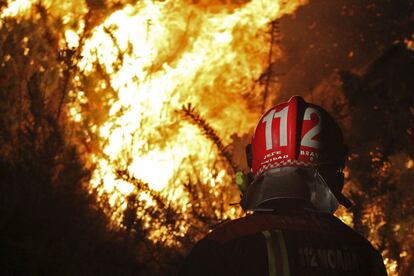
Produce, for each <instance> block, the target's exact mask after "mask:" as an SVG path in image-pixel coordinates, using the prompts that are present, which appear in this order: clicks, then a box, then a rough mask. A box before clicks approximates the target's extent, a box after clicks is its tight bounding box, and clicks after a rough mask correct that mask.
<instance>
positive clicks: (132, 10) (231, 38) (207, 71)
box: [1, 0, 412, 272]
mask: <svg viewBox="0 0 414 276" xmlns="http://www.w3.org/2000/svg"><path fill="white" fill-rule="evenodd" d="M43 2H44V4H45V6H46V7H48V11H49V12H50V13H52V14H55V15H57V14H59V15H62V14H64V16H63V21H64V22H62V24H64V25H65V29H66V31H65V34H64V35H62V37H61V41H59V44H61V45H62V47H67V48H68V49H78V53H77V54H78V57H79V62H78V63H77V64H76V69H74V70H73V71H74V72H75V73H74V75H73V76H72V79H73V83H74V84H73V87H72V88H71V90H69V97H70V100H69V104H68V108H67V115H68V117H69V118H70V119H71V120H72V121H73V123H74V125H75V126H76V129H77V131H78V132H79V133H78V134H79V136H81V137H83V138H82V139H81V140H82V143H83V148H84V150H83V151H82V154H83V155H84V156H83V157H84V159H85V162H86V163H87V165H88V166H89V168H90V169H92V179H91V180H90V183H89V189H90V190H91V192H97V194H98V198H99V199H100V200H101V202H104V203H103V204H102V206H109V210H108V211H107V213H108V214H109V215H110V216H111V217H112V219H113V222H114V224H115V225H118V224H119V222H120V221H121V220H122V211H123V210H125V208H127V198H128V196H129V195H130V194H133V193H135V194H137V195H138V197H139V199H140V200H141V201H142V202H146V203H145V204H146V206H155V203H154V202H153V198H152V197H151V196H150V194H149V193H148V191H140V190H139V187H137V185H135V184H134V183H132V182H131V181H129V179H128V178H122V176H120V175H118V172H119V171H123V172H126V173H127V174H128V175H129V176H130V177H132V178H134V179H138V180H139V181H142V182H143V183H147V184H148V187H149V188H150V190H151V191H155V192H156V193H159V194H160V195H161V196H163V197H164V198H165V199H167V200H168V201H169V204H170V205H172V206H173V207H174V208H176V209H177V210H179V211H180V212H181V213H182V214H183V221H181V222H178V224H179V225H178V227H177V228H176V229H175V230H174V231H176V233H174V234H175V235H182V236H183V235H185V233H186V232H187V230H188V227H189V225H188V223H189V221H187V219H188V217H187V210H188V209H190V208H191V205H192V204H195V203H194V202H191V201H190V198H189V196H188V194H187V191H186V190H185V188H184V184H185V183H187V182H192V183H197V184H198V185H209V186H210V190H211V193H213V195H214V196H215V198H217V199H220V200H221V201H224V202H227V203H228V204H226V205H225V206H221V207H220V208H222V210H221V212H222V213H221V215H220V217H221V219H223V220H224V219H228V218H236V217H238V216H240V215H241V211H240V209H239V208H238V207H235V206H231V205H230V203H233V202H237V201H238V193H237V190H236V186H235V184H233V177H234V170H233V167H234V164H236V166H237V165H240V166H242V162H244V160H232V161H231V162H229V160H226V159H225V158H224V157H223V156H222V155H221V153H220V150H221V149H220V148H218V147H217V145H216V144H215V143H214V141H212V139H209V137H207V136H206V135H205V133H204V132H203V131H202V129H200V126H198V125H197V124H194V123H193V122H191V121H189V120H186V119H185V118H183V114H182V113H183V112H182V110H183V108H187V110H190V111H194V112H196V113H197V114H201V116H202V117H203V118H205V119H206V121H208V123H209V124H210V125H211V127H212V128H213V129H214V130H215V131H216V132H217V134H218V136H219V137H221V138H222V142H223V144H224V145H233V144H235V143H236V142H237V141H240V140H241V139H242V137H243V136H244V135H246V137H247V136H248V135H249V133H251V131H252V128H253V127H254V124H255V123H256V120H257V118H258V117H259V116H260V114H261V112H262V108H263V107H262V102H263V91H264V87H263V84H261V83H260V82H259V79H260V76H261V75H262V74H263V73H264V71H265V70H266V68H267V66H268V64H269V47H270V45H271V36H270V32H269V31H270V27H271V22H273V21H275V20H277V19H278V18H280V17H282V16H283V15H286V14H290V13H293V12H294V11H295V10H296V9H297V8H298V7H299V6H300V5H304V4H306V2H307V1H306V0H295V1H283V0H277V1H276V0H252V1H242V0H241V1H229V2H230V3H225V2H227V1H219V0H211V1H189V0H181V1H177V0H167V1H154V0H153V1H151V0H145V1H138V2H137V3H136V4H133V5H132V4H125V3H122V8H117V4H118V3H108V4H107V5H109V6H112V8H111V9H109V10H112V12H111V13H109V14H104V15H102V16H97V15H91V16H90V17H89V18H94V23H95V24H94V25H93V27H90V26H91V24H92V23H90V22H85V21H83V20H81V21H78V18H80V17H81V16H84V15H85V14H86V13H87V10H88V8H87V4H86V3H85V2H83V1H72V2H71V3H66V2H65V1H62V2H59V1H53V0H49V1H43ZM35 3H36V1H19V0H18V1H10V3H9V5H8V7H7V8H6V9H4V10H3V12H2V14H1V17H2V18H3V17H15V16H24V15H25V14H28V13H30V11H31V9H32V7H33V5H35ZM89 6H93V5H91V4H90V3H89ZM98 12H99V11H98ZM82 18H84V17H82ZM86 18H88V17H87V16H86ZM96 22H98V23H96ZM88 28H90V29H88ZM407 45H408V44H407ZM272 47H273V48H272V59H273V60H274V59H281V58H283V52H282V50H281V49H280V48H279V47H277V46H276V47H275V46H274V45H273V46H272ZM97 72H98V73H99V74H100V75H101V76H102V78H101V79H97V80H94V83H93V84H91V86H92V85H94V86H95V94H91V93H89V92H86V91H83V90H82V87H84V85H85V84H84V83H83V82H84V81H85V80H86V79H88V76H92V75H94V76H95V75H96V74H97ZM276 89H277V88H276ZM106 92H107V93H106ZM272 97H275V95H273V96H272ZM236 159H237V158H236ZM232 162H233V163H232ZM411 162H412V161H411ZM411 165H412V164H411ZM215 204H217V205H215ZM218 204H219V203H217V202H212V205H213V206H211V208H213V209H214V208H218ZM374 207H375V206H374ZM374 207H373V208H374ZM104 208H105V207H104ZM338 215H339V216H341V217H342V218H343V220H344V221H346V222H347V223H348V224H350V223H351V221H352V218H351V217H350V215H349V214H348V213H347V212H346V211H345V210H344V209H340V210H339V212H338ZM141 216H145V214H144V213H138V217H141ZM143 219H144V221H145V225H144V226H148V227H149V225H150V224H151V223H153V222H152V221H151V217H144V218H143ZM170 231H171V229H169V228H168V227H164V226H163V225H159V226H158V230H157V231H153V232H152V233H151V237H150V238H151V239H152V240H154V241H161V242H163V243H165V244H169V245H172V244H173V243H174V241H173V240H170V239H169V238H168V237H169V235H170V234H171V233H170ZM386 262H387V266H388V269H389V271H390V272H393V269H394V270H395V266H396V262H395V261H393V260H390V259H386ZM394 272H395V271H394Z"/></svg>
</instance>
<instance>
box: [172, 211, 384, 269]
mask: <svg viewBox="0 0 414 276" xmlns="http://www.w3.org/2000/svg"><path fill="white" fill-rule="evenodd" d="M179 275H269V276H274V275H277V276H282V275H283V276H285V275H305V276H310V275H364V276H369V275H387V273H386V270H385V267H384V264H383V261H382V257H381V255H380V254H379V253H378V251H376V250H375V249H374V248H373V247H372V246H371V244H370V243H369V242H368V241H367V240H366V239H365V238H363V237H362V236H360V235H359V234H357V233H356V232H355V231H353V230H352V229H351V228H349V227H348V226H346V225H345V224H344V223H343V222H342V221H340V220H339V219H338V218H336V217H334V216H332V215H330V214H323V213H317V212H312V211H290V212H284V213H283V214H276V213H255V214H252V215H248V216H246V217H243V218H240V219H237V220H233V221H230V222H227V223H224V224H222V225H220V226H219V227H217V228H216V229H215V230H214V231H212V232H211V233H210V234H208V235H207V236H206V237H205V238H204V239H202V240H201V241H200V242H198V243H197V245H196V246H195V247H194V248H193V250H192V251H191V253H190V255H189V256H188V257H187V259H186V262H185V263H184V265H183V267H182V269H181V272H180V274H179Z"/></svg>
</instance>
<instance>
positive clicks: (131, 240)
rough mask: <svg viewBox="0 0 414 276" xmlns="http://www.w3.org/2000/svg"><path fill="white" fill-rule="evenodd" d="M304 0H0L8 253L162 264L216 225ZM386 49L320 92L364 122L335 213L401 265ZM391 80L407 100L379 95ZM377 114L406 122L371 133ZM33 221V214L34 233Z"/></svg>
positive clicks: (116, 267)
mask: <svg viewBox="0 0 414 276" xmlns="http://www.w3.org/2000/svg"><path fill="white" fill-rule="evenodd" d="M304 2H305V1H300V0H298V1H235V2H234V3H230V4H225V3H223V2H222V1H193V2H190V1H80V0H79V1H71V2H65V1H63V2H56V3H54V5H52V2H49V1H44V2H31V1H27V2H25V1H15V2H7V3H6V2H3V4H2V5H1V8H0V12H1V23H0V43H1V45H2V47H1V50H0V60H1V67H0V72H1V73H0V88H1V98H0V109H1V110H2V114H3V116H2V118H1V123H0V126H1V128H0V131H1V136H0V139H1V141H2V143H1V147H0V151H1V168H0V169H1V171H2V174H1V175H2V176H1V177H2V178H1V179H2V180H1V186H0V189H1V194H2V197H1V203H2V207H1V208H2V209H1V214H2V219H1V220H0V226H3V225H10V226H9V227H0V231H1V232H0V234H1V235H2V236H3V237H6V238H5V239H3V240H2V241H1V242H2V244H4V245H5V246H4V247H2V248H6V249H5V250H11V251H10V252H12V253H10V252H6V253H7V255H8V256H9V258H8V259H6V262H9V263H13V262H18V263H19V262H20V263H27V264H28V266H26V267H23V268H22V270H27V271H38V272H39V273H42V271H46V270H45V269H49V268H48V267H50V269H49V270H47V271H50V272H52V273H55V271H56V273H59V272H62V271H63V272H65V273H70V272H69V271H74V270H75V269H76V268H74V266H72V267H70V265H69V264H70V263H71V262H73V263H74V264H78V266H77V267H78V268H79V270H82V271H83V272H85V273H86V274H90V273H100V272H102V271H104V272H107V273H112V274H119V273H121V274H133V273H139V272H141V273H144V274H145V273H147V274H148V273H149V272H148V271H151V273H153V274H166V273H167V272H169V273H171V272H172V271H174V269H176V267H177V264H179V263H180V261H181V260H182V258H183V256H184V255H185V253H186V252H187V251H188V249H189V248H191V246H192V245H193V244H194V242H195V241H197V240H198V239H199V238H200V237H201V236H203V235H204V234H205V233H207V232H208V231H209V229H210V228H211V227H213V226H214V225H216V224H219V223H221V222H222V221H224V220H227V219H233V218H236V217H239V216H241V215H242V213H241V210H240V208H239V207H238V206H237V205H232V204H230V203H237V202H238V201H239V198H238V191H237V188H236V185H234V183H233V177H234V173H235V172H236V171H237V170H247V168H246V164H245V163H246V162H245V160H244V154H243V152H244V145H245V144H246V143H247V142H248V140H249V139H250V133H251V131H252V128H253V127H254V123H255V122H256V120H257V118H258V117H259V116H260V113H261V112H262V110H263V108H264V107H265V106H266V105H269V104H271V102H272V101H273V100H274V99H276V97H277V92H278V89H279V84H278V83H274V82H272V80H273V79H274V76H275V74H277V72H274V70H271V69H272V68H273V67H272V66H273V65H274V62H275V61H276V60H278V59H280V58H282V56H283V53H282V48H281V46H280V45H279V44H277V43H276V44H275V43H272V41H273V40H276V42H279V40H280V31H279V27H278V24H277V21H276V20H277V19H279V18H280V17H282V16H283V15H285V14H289V13H292V12H293V11H294V10H295V9H296V8H297V7H298V6H300V5H301V4H304ZM272 22H273V23H272ZM274 35H276V38H275V37H274ZM273 42H275V41H273ZM268 45H271V46H270V48H269V47H268ZM269 49H270V54H269ZM405 53H406V52H405ZM410 58H411V56H410V54H408V53H406V56H403V57H401V58H400V59H401V62H403V61H406V60H409V59H410ZM384 59H385V60H386V61H385V65H381V64H382V63H381V62H380V64H379V65H378V64H376V65H373V67H372V68H373V69H372V70H371V71H369V72H368V73H367V74H366V75H364V76H363V77H357V76H354V75H351V74H349V73H344V74H342V79H343V82H340V84H339V85H338V87H339V88H338V90H340V91H339V92H338V93H337V94H336V95H337V97H335V99H340V100H337V101H335V102H334V104H326V106H327V107H328V109H329V107H332V109H335V110H341V111H342V113H341V114H338V115H341V116H342V117H341V118H340V119H341V120H342V122H343V123H344V126H345V128H346V129H347V132H348V133H360V134H359V135H358V136H352V135H349V138H350V139H349V140H350V142H351V145H352V146H353V151H352V154H351V157H350V166H349V168H348V170H349V172H350V175H351V178H350V179H349V184H348V186H347V187H348V191H349V193H350V194H351V195H352V199H353V200H354V202H355V203H356V206H355V207H354V209H352V210H351V212H349V213H347V212H346V211H344V210H341V211H340V213H339V214H340V215H341V216H343V218H349V223H351V224H352V225H353V226H354V227H355V228H356V229H357V230H358V231H360V232H361V233H363V234H364V235H366V236H367V237H369V238H370V239H371V241H373V242H374V244H375V245H377V246H378V247H380V248H381V249H382V250H383V251H384V254H385V255H384V256H386V257H387V258H388V262H389V267H392V266H395V265H397V264H398V265H400V268H399V270H400V271H401V272H402V273H405V272H407V271H412V268H411V267H410V266H409V264H410V263H411V262H410V259H409V258H408V257H407V258H406V256H409V255H410V252H412V251H413V245H412V244H411V243H410V242H411V240H412V238H411V237H412V230H410V229H412V228H410V225H412V224H411V217H412V211H411V210H412V206H411V205H410V202H409V200H408V199H409V195H410V194H409V193H408V192H407V191H411V190H410V189H409V186H408V183H409V181H410V180H412V170H411V168H412V167H413V165H412V162H413V161H412V160H413V153H412V133H413V121H412V112H413V111H412V110H411V109H410V108H412V106H413V103H412V97H410V95H409V92H408V91H410V87H412V82H409V81H408V80H409V79H408V78H407V79H404V81H405V82H401V83H404V85H405V86H404V85H400V79H398V80H395V82H397V83H399V84H398V85H400V86H399V88H398V89H397V88H392V89H391V88H390V89H389V90H387V91H388V92H387V91H386V92H384V93H385V94H387V93H388V94H387V95H388V100H384V99H383V97H382V96H383V95H379V94H376V93H377V92H376V91H377V90H378V89H376V88H377V87H390V86H392V85H391V83H388V82H387V80H388V79H389V76H388V75H385V76H383V75H381V73H378V72H377V71H376V70H380V69H375V68H382V67H381V66H384V68H389V67H388V65H387V62H388V60H391V61H393V60H398V58H395V57H394V56H393V57H392V58H389V57H388V59H387V58H384ZM407 66H408V65H407ZM410 66H412V64H411V65H410ZM381 70H382V69H381ZM381 72H382V71H381ZM407 72H408V71H407ZM411 72H412V71H411ZM400 75H401V74H398V75H395V76H394V75H393V76H394V77H397V76H398V77H400ZM378 79H379V81H378ZM391 79H392V78H391ZM384 82H385V83H386V84H387V85H385V86H384V85H383V83H384ZM395 82H393V83H395ZM342 87H343V89H342ZM392 87H394V86H392ZM402 87H405V88H402ZM322 90H323V89H322ZM390 91H391V92H390ZM319 92H320V91H316V92H315V93H316V94H317V93H319ZM322 92H325V90H323V91H322ZM390 93H392V94H390ZM395 93H399V94H398V95H400V96H401V98H398V99H399V101H401V102H403V103H404V104H405V105H404V106H407V108H408V109H407V108H406V109H404V110H405V111H402V112H397V108H395V107H394V108H393V109H392V106H391V107H390V106H388V105H386V103H389V102H390V100H389V99H390V98H392V97H391V96H390V95H394V94H395ZM322 94H323V93H322ZM323 98H324V97H323V95H321V97H320V99H321V100H322V99H323ZM372 98H374V99H375V100H372ZM407 99H408V100H407ZM409 100H411V101H409ZM338 102H339V103H342V105H341V108H340V109H338V108H337V107H338V106H337V105H338ZM366 105H368V106H372V108H373V109H372V110H371V109H370V112H367V111H366V109H364V108H362V107H363V106H366ZM390 108H391V109H392V110H391V109H390ZM407 110H408V111H407ZM410 112H411V113H410ZM378 114H381V116H382V117H381V118H382V119H383V121H386V122H390V124H387V125H386V126H389V125H391V122H394V123H395V122H397V124H396V125H398V126H400V128H399V129H397V130H394V129H393V131H392V132H391V131H390V128H386V126H385V129H382V130H381V131H380V132H381V133H391V134H392V133H400V134H401V133H407V134H404V135H399V136H398V135H396V136H392V137H391V138H389V137H388V138H387V137H385V136H384V139H383V140H376V138H377V137H379V136H381V135H378V134H375V135H373V134H374V133H375V132H373V131H367V129H365V128H364V127H365V125H366V124H367V123H366V122H368V123H369V124H374V123H376V122H377V120H378V119H379V118H380V117H379V116H378ZM410 114H411V115H410ZM366 116H368V117H366ZM361 118H367V119H366V121H362V120H361ZM401 122H403V124H402V123H401ZM407 135H408V136H407ZM400 139H405V140H404V141H403V142H402V140H400ZM410 139H411V140H410ZM403 145H404V146H403ZM410 162H411V163H410ZM410 164H411V165H410ZM361 168H364V169H361ZM367 171H368V172H369V173H367ZM399 179H405V180H404V181H402V182H399V181H398V180H399ZM399 183H403V184H399ZM6 195H7V196H6ZM40 203H41V204H40ZM384 203H386V204H384ZM26 206H27V207H26ZM49 206H50V207H49ZM396 209H398V210H399V213H398V215H395V214H394V213H391V211H392V210H396ZM27 210H31V211H32V213H31V214H30V213H27V212H28V211H27ZM3 214H4V216H3ZM26 217H27V218H30V219H33V220H28V221H27V220H26V219H25V218H26ZM407 217H409V218H410V219H409V220H408V221H406V220H405V218H407ZM34 225H40V226H41V227H40V228H36V231H34V233H33V235H32V234H31V233H32V232H33V231H32V230H33V228H32V227H34ZM68 225H71V226H70V227H69V226H68ZM87 225H90V227H89V226H87ZM366 225H368V226H369V228H366ZM42 227H43V228H42ZM18 229H24V231H22V232H19V231H17V230H18ZM42 229H43V230H42ZM45 229H47V230H45ZM42 231H44V232H42ZM410 231H411V232H410ZM14 232H16V234H15V236H13V234H12V233H14ZM42 233H47V235H49V234H50V237H48V238H46V237H45V235H42ZM62 233H63V237H64V238H63V241H62V240H60V241H59V242H57V240H58V237H59V235H61V234H62ZM78 237H80V238H79V239H78ZM45 244H49V245H50V247H48V246H46V245H45ZM69 244H70V245H71V246H69V247H68V245H69ZM19 250H20V251H19ZM22 252H23V253H22ZM39 252H40V253H39ZM45 252H46V254H45V256H54V258H53V259H55V257H56V256H60V257H59V258H57V257H56V260H58V261H59V262H60V263H64V264H65V265H63V266H61V268H60V269H61V270H58V267H59V265H58V264H59V262H57V264H51V263H50V262H46V261H45V259H42V258H39V259H36V258H34V256H37V255H38V254H44V253H45ZM59 252H64V253H65V254H60V253H59ZM74 252H75V253H74ZM78 252H82V254H80V253H78ZM96 252H105V253H102V256H101V255H99V256H98V257H95V256H94V255H95V253H96ZM404 252H405V253H404ZM59 254H60V255H59ZM105 254H106V256H104V255H105ZM73 256H77V257H73ZM25 258H26V259H32V260H33V261H31V262H29V261H24V260H25ZM84 259H88V260H86V261H83V260H84ZM89 260H93V261H89ZM86 262H88V263H86ZM8 267H9V266H8ZM9 268H10V269H11V270H13V269H15V268H14V267H9ZM7 269H8V268H7ZM54 269H56V270H54ZM71 269H72V270H71ZM23 272H24V271H23ZM74 273H75V271H74ZM407 273H409V272H407Z"/></svg>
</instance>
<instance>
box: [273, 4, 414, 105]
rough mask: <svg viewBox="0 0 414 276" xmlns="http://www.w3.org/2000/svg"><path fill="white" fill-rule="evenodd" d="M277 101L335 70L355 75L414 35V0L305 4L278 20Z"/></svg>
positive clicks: (307, 86) (311, 84)
mask: <svg viewBox="0 0 414 276" xmlns="http://www.w3.org/2000/svg"><path fill="white" fill-rule="evenodd" d="M280 28H281V33H282V40H281V44H282V46H283V47H284V49H285V53H287V59H286V60H285V61H283V62H278V63H277V64H276V65H275V66H274V67H273V68H275V69H274V70H276V71H277V72H278V73H281V74H283V75H282V76H281V77H280V82H281V84H282V89H281V98H279V100H286V98H288V97H289V96H290V95H293V94H300V95H305V94H307V92H309V91H310V90H311V89H313V88H314V87H315V86H317V85H318V83H320V82H321V80H323V79H325V78H327V77H328V76H329V75H331V74H332V73H333V72H334V71H335V70H360V69H362V68H363V67H364V66H366V65H368V64H369V63H370V62H372V61H373V60H374V59H376V58H377V57H379V56H380V55H381V54H382V53H383V52H384V51H385V50H386V49H388V48H389V47H390V46H391V45H392V44H393V43H395V41H397V40H400V41H401V40H404V38H408V37H410V36H411V35H412V34H414V0H382V1H372V0H371V1H367V0H362V1H361V0H310V2H309V3H308V5H306V6H303V7H301V8H299V10H298V11H297V12H296V14H295V15H294V16H288V17H284V18H282V19H281V20H280Z"/></svg>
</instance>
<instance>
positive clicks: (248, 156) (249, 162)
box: [246, 144, 253, 168]
mask: <svg viewBox="0 0 414 276" xmlns="http://www.w3.org/2000/svg"><path fill="white" fill-rule="evenodd" d="M246 160H247V165H248V166H249V168H252V164H253V150H252V144H247V145H246Z"/></svg>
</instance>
